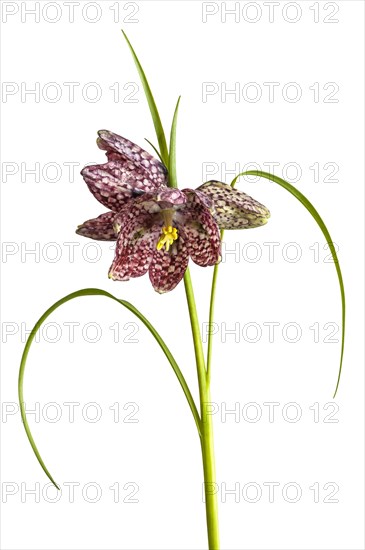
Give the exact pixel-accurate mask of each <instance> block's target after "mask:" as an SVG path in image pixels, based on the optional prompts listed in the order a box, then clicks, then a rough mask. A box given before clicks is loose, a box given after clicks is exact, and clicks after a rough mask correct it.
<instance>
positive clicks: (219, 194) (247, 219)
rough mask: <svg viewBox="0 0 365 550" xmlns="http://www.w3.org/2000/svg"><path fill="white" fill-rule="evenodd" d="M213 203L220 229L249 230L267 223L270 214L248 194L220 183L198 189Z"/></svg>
mask: <svg viewBox="0 0 365 550" xmlns="http://www.w3.org/2000/svg"><path fill="white" fill-rule="evenodd" d="M197 191H199V192H201V193H204V194H205V195H206V196H207V197H208V198H209V199H210V200H211V201H212V214H213V216H214V218H215V220H216V222H217V224H218V226H219V227H220V229H249V228H253V227H259V226H260V225H264V224H265V223H267V221H268V219H269V217H270V212H269V210H268V209H267V208H266V206H264V205H263V204H261V203H259V202H258V201H256V200H255V199H253V198H252V197H250V196H249V195H246V193H243V192H242V191H238V189H234V188H232V187H231V186H230V185H227V184H226V183H222V182H220V181H208V182H206V183H204V184H203V185H201V186H200V187H198V189H197Z"/></svg>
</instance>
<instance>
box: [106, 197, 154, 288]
mask: <svg viewBox="0 0 365 550" xmlns="http://www.w3.org/2000/svg"><path fill="white" fill-rule="evenodd" d="M141 199H142V197H141V198H140V199H136V201H134V202H133V204H132V205H131V206H127V207H125V208H123V210H122V211H121V212H120V213H119V214H118V215H117V216H116V218H115V222H114V223H115V225H116V226H117V228H118V229H119V236H118V240H117V244H116V247H115V255H114V260H113V263H112V265H111V267H110V270H109V277H110V278H111V279H113V280H114V281H127V280H128V279H130V278H131V277H140V276H141V275H144V274H145V273H146V272H147V271H148V268H149V266H150V263H151V260H152V257H153V254H154V251H155V250H156V243H157V240H158V237H159V235H160V233H161V227H162V223H163V222H162V219H160V218H159V217H158V216H156V214H155V213H154V212H153V211H152V212H150V211H149V210H150V209H151V208H152V210H153V207H156V205H155V204H154V203H153V202H148V201H147V202H146V201H142V200H141Z"/></svg>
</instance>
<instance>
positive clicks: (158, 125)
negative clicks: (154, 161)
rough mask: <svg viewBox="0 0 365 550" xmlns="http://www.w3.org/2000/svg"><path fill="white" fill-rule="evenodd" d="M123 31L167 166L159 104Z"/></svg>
mask: <svg viewBox="0 0 365 550" xmlns="http://www.w3.org/2000/svg"><path fill="white" fill-rule="evenodd" d="M122 33H123V36H124V38H125V39H126V42H127V44H128V46H129V49H130V51H131V54H132V57H133V59H134V62H135V64H136V67H137V70H138V74H139V77H140V79H141V82H142V86H143V89H144V93H145V95H146V99H147V103H148V106H149V108H150V112H151V116H152V120H153V124H154V127H155V130H156V135H157V140H158V144H159V146H160V154H161V158H162V162H163V163H164V165H165V166H166V168H167V167H168V162H169V154H168V150H167V143H166V137H165V132H164V129H163V126H162V123H161V118H160V114H159V112H158V109H157V105H156V102H155V99H154V97H153V94H152V91H151V88H150V85H149V84H148V80H147V77H146V74H145V72H144V70H143V68H142V65H141V63H140V62H139V59H138V57H137V54H136V52H135V51H134V49H133V46H132V44H131V43H130V42H129V39H128V37H127V35H126V33H125V32H124V31H123V30H122Z"/></svg>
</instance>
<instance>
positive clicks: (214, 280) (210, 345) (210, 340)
mask: <svg viewBox="0 0 365 550" xmlns="http://www.w3.org/2000/svg"><path fill="white" fill-rule="evenodd" d="M223 236H224V230H223V229H222V231H221V242H223ZM218 268H219V264H215V266H214V270H213V278H212V288H211V291H210V304H209V324H208V327H209V328H208V346H207V380H208V383H209V384H210V372H211V368H210V367H211V362H212V354H213V334H214V331H213V322H214V303H215V293H216V288H217V278H218Z"/></svg>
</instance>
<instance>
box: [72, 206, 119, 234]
mask: <svg viewBox="0 0 365 550" xmlns="http://www.w3.org/2000/svg"><path fill="white" fill-rule="evenodd" d="M114 218H115V212H105V213H104V214H101V215H100V216H98V217H97V218H94V219H91V220H87V221H86V222H84V223H83V224H82V225H79V226H78V228H77V229H76V233H77V234H78V235H82V236H83V237H88V238H89V239H95V240H97V241H115V240H116V239H117V233H116V231H115V229H114V226H113V221H114Z"/></svg>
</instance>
